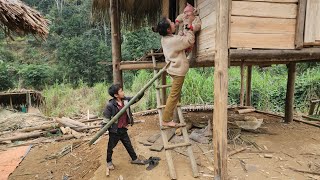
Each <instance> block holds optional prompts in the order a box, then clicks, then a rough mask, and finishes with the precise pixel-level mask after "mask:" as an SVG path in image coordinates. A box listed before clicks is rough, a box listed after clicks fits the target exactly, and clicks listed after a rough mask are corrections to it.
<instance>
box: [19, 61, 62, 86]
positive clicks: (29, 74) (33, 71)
mask: <svg viewBox="0 0 320 180" xmlns="http://www.w3.org/2000/svg"><path fill="white" fill-rule="evenodd" d="M55 71H56V70H55V69H54V68H52V67H50V66H47V65H35V64H30V65H25V66H23V67H22V68H21V70H20V71H19V75H20V78H21V79H22V80H23V85H24V86H25V87H28V88H29V87H34V88H35V89H40V90H41V89H43V88H44V87H45V85H46V84H53V82H54V79H55V78H54V77H53V76H54V74H55Z"/></svg>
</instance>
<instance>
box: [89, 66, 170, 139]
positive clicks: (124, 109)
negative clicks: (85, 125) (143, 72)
mask: <svg viewBox="0 0 320 180" xmlns="http://www.w3.org/2000/svg"><path fill="white" fill-rule="evenodd" d="M169 64H170V63H168V64H167V65H166V66H165V67H163V68H162V69H161V70H160V71H159V72H158V73H157V74H156V75H154V77H153V78H152V79H151V80H150V81H149V82H148V83H147V84H146V85H145V86H144V87H143V88H142V89H141V90H140V91H139V92H138V93H137V94H136V95H135V96H134V97H133V98H132V99H131V100H130V101H129V102H128V104H126V105H125V106H124V107H123V108H122V109H121V110H120V111H119V112H118V113H117V114H116V115H115V116H114V117H113V118H112V119H111V120H110V121H109V123H107V124H106V125H105V126H104V127H103V128H102V129H101V130H100V131H99V132H98V133H97V134H96V135H95V136H94V137H93V138H92V139H91V140H90V142H89V145H92V144H93V143H94V142H95V141H96V140H97V139H98V138H99V137H100V136H101V135H102V134H104V132H106V131H107V130H108V128H109V127H110V126H111V125H112V124H113V123H114V122H115V121H116V120H117V119H118V118H119V117H120V116H121V115H122V114H123V113H124V112H126V110H127V109H128V108H129V107H130V106H131V105H132V104H133V103H134V102H135V101H136V100H137V98H138V97H139V96H141V94H142V93H143V92H144V91H145V90H146V89H147V88H148V87H150V86H151V85H152V83H153V82H154V81H155V80H156V79H158V78H159V77H160V76H161V74H162V73H163V72H164V71H166V69H167V66H168V65H169Z"/></svg>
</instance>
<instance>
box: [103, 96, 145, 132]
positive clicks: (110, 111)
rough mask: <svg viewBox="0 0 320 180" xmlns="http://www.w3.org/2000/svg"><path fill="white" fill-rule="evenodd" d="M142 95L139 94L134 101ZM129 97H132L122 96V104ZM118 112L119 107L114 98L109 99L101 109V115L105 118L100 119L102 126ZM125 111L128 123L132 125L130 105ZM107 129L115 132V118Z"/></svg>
mask: <svg viewBox="0 0 320 180" xmlns="http://www.w3.org/2000/svg"><path fill="white" fill-rule="evenodd" d="M143 95H144V94H142V95H141V96H139V97H138V98H137V100H136V101H135V102H134V103H136V102H138V101H139V100H140V99H141V98H142V97H143ZM131 99H132V97H124V98H123V102H124V105H126V104H127V103H128V102H129V101H130V100H131ZM134 103H133V104H134ZM118 112H119V108H118V104H117V101H116V98H113V99H110V100H109V102H108V104H107V106H106V107H105V109H104V111H103V116H104V117H105V118H104V119H103V120H102V126H104V125H106V124H107V123H108V122H109V121H110V120H111V119H112V118H113V117H114V116H115V115H116V114H117V113H118ZM126 113H127V116H128V123H129V124H130V125H131V126H132V125H133V123H134V122H133V116H132V113H131V109H130V107H129V108H128V109H127V110H126ZM108 130H109V132H112V133H117V131H118V120H116V122H114V123H113V124H112V125H111V126H110V128H109V129H108Z"/></svg>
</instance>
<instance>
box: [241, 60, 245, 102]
mask: <svg viewBox="0 0 320 180" xmlns="http://www.w3.org/2000/svg"><path fill="white" fill-rule="evenodd" d="M240 75H241V80H240V106H243V105H244V63H243V62H242V63H241V66H240Z"/></svg>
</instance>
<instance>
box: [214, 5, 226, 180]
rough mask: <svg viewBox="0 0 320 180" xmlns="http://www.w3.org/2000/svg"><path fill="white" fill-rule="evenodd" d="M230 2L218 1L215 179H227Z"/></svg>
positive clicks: (215, 84) (215, 80)
mask: <svg viewBox="0 0 320 180" xmlns="http://www.w3.org/2000/svg"><path fill="white" fill-rule="evenodd" d="M229 1H230V0H217V1H216V2H217V3H216V7H217V34H216V47H217V49H216V50H217V51H216V53H217V54H216V59H215V71H214V113H213V116H214V118H213V122H214V125H213V128H214V130H213V140H214V141H213V142H214V179H216V180H224V179H227V122H228V114H227V108H228V107H227V103H228V58H229V52H228V49H229V47H228V32H229V6H230V2H229Z"/></svg>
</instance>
